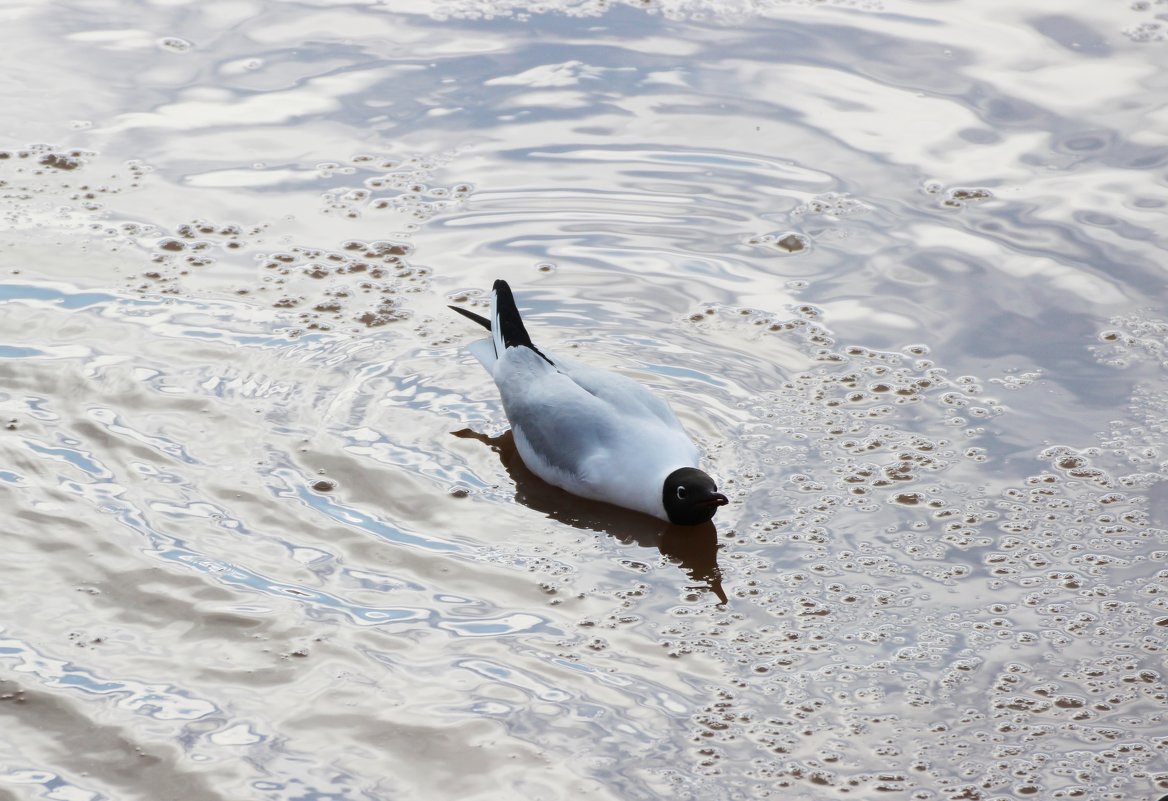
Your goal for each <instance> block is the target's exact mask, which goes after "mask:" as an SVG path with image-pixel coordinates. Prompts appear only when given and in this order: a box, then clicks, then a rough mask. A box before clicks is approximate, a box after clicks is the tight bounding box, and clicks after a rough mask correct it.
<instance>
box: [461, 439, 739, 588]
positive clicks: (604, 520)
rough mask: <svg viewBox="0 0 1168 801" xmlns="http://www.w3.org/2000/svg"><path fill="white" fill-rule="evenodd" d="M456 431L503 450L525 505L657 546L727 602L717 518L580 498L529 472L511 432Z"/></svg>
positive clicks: (561, 519)
mask: <svg viewBox="0 0 1168 801" xmlns="http://www.w3.org/2000/svg"><path fill="white" fill-rule="evenodd" d="M452 433H453V434H454V436H456V437H460V438H462V439H477V440H478V441H479V442H483V443H485V444H487V445H489V446H490V447H491V449H492V450H493V451H495V452H496V453H497V454H499V459H500V461H502V463H503V467H504V469H506V471H507V474H508V475H509V476H511V480H512V481H514V482H515V500H517V501H519V502H520V503H522V504H523V505H524V506H527V507H529V508H531V509H534V510H536V511H537V512H542V513H543V514H545V515H547V516H548V517H550V518H552V519H553V520H557V521H559V522H561V523H566V524H568V525H570V526H575V527H576V528H580V529H588V530H591V531H599V532H603V533H605V534H610V535H612V536H613V537H616V538H617V539H618V540H620V541H621V542H625V543H629V542H635V543H637V545H640V546H641V547H644V548H657V549H658V550H660V551H661V553H662V554H663V555H665V556H666V557H668V558H670V559H672V560H674V561H677V562H679V563H680V564H681V567H682V569H683V570H685V571H686V572H687V573H688V574H689V575H690V577H691V578H692V579H693V580H694V581H695V582H699V586H698V587H694V589H702V590H710V591H711V592H713V593H714V594H715V595H716V596H718V600H719V601H720V602H721V603H726V602H727V598H726V593H725V591H724V590H723V589H722V571H721V569H719V567H718V531H717V529H715V528H714V524H713V522H709V523H703V524H702V525H700V526H674V525H671V524H669V523H666V522H664V521H661V520H657V519H656V518H653V517H650V516H649V515H645V514H641V513H640V512H633V511H630V510H628V509H621V508H620V507H618V506H612V505H611V504H607V503H599V502H597V501H590V500H586V499H584V498H578V497H576V496H575V495H572V494H571V493H569V492H565V491H564V490H562V489H560V488H559V487H553V486H552V485H551V484H548V483H546V482H545V481H543V480H542V479H541V478H539V477H538V476H536V475H535V473H532V472H531V471H530V470H528V469H527V466H526V465H524V464H523V460H522V459H521V458H520V457H519V452H518V451H517V450H516V449H515V440H514V439H513V438H512V436H511V432H510V431H506V432H504V433H503V434H500V435H499V436H497V437H489V436H487V435H486V434H481V433H479V432H477V431H472V430H471V429H469V428H464V429H462V430H461V431H454V432H452Z"/></svg>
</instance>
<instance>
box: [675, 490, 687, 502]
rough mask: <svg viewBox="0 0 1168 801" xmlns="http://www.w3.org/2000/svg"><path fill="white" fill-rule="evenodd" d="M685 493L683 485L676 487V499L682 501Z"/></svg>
mask: <svg viewBox="0 0 1168 801" xmlns="http://www.w3.org/2000/svg"><path fill="white" fill-rule="evenodd" d="M685 495H686V492H685V487H678V488H677V499H678V500H681V501H684V500H685Z"/></svg>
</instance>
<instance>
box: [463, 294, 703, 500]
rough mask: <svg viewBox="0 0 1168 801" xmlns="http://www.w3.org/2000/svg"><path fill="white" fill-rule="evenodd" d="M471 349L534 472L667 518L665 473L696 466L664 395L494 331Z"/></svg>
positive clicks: (695, 456)
mask: <svg viewBox="0 0 1168 801" xmlns="http://www.w3.org/2000/svg"><path fill="white" fill-rule="evenodd" d="M492 316H493V315H492ZM470 351H471V353H473V354H474V356H475V358H477V359H478V360H479V362H481V363H482V365H483V366H484V367H486V368H487V370H488V371H489V372H490V373H491V375H492V376H493V377H494V379H495V384H496V386H498V387H499V395H500V396H501V397H502V399H503V409H504V411H505V412H506V413H507V419H508V420H510V421H511V429H512V432H513V433H514V436H515V446H516V448H517V449H518V451H519V455H520V457H521V458H522V459H523V463H524V464H525V465H527V467H528V468H529V469H530V470H531V471H532V472H533V473H535V474H536V475H537V476H539V477H540V478H542V479H543V480H544V481H546V482H548V483H549V484H554V485H555V486H557V487H560V488H562V489H565V490H567V491H568V492H571V493H572V494H574V495H580V496H582V497H585V498H590V499H593V500H597V501H605V502H608V503H613V504H616V505H618V506H623V507H625V508H627V509H635V510H637V511H640V512H645V513H646V514H650V515H653V516H654V517H658V518H660V519H662V520H666V521H668V519H669V517H668V516H667V514H666V512H665V505H664V503H663V502H662V490H663V487H664V484H665V478H666V477H667V476H668V475H669V474H670V473H672V472H673V471H674V470H677V469H679V468H682V467H697V464H698V459H699V456H700V454H699V453H698V449H697V446H696V445H694V443H693V441H692V440H691V439H690V438H689V436H688V435H687V434H686V433H685V430H684V429H682V427H681V423H679V422H678V420H677V417H676V416H675V415H674V414H673V410H671V409H670V408H669V406H668V404H666V403H665V401H663V400H661V399H660V398H658V397H657V396H655V395H653V394H652V393H651V392H649V391H648V390H647V389H645V388H644V387H642V386H641V385H640V384H638V383H637V382H635V381H633V380H631V379H628V378H625V377H624V376H620V375H616V374H615V373H610V372H608V371H606V370H600V369H597V368H594V367H588V366H586V365H582V364H580V363H579V362H576V361H573V360H571V359H565V358H563V357H559V356H551V355H550V354H549V358H550V359H551V360H552V361H553V362H555V365H554V366H553V365H552V364H549V363H548V362H547V361H546V360H544V359H543V358H542V357H541V356H540V355H539V354H538V353H537V352H535V351H534V350H532V349H531V348H527V347H511V348H504V347H503V343H502V342H501V341H498V339H497V338H496V339H494V340H492V339H484V340H481V341H479V342H475V343H473V344H472V345H471V346H470ZM496 353H499V354H500V355H499V357H498V358H496V356H495V354H496Z"/></svg>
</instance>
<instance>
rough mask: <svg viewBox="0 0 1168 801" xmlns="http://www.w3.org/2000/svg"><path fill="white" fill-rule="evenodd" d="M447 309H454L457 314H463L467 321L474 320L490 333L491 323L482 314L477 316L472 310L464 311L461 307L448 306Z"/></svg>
mask: <svg viewBox="0 0 1168 801" xmlns="http://www.w3.org/2000/svg"><path fill="white" fill-rule="evenodd" d="M446 308H448V309H454V310H455V311H456V312H458V313H459V314H461V315H462V316H463V317H465V318H466V319H468V320H473V321H474V322H476V323H478V324H479V325H481V326H482V327H483V328H485V329H487V330H488V331H490V330H491V321H490V320H488V319H487V318H486V317H483V316H482V315H481V314H475V313H474V312H472V311H471V310H470V309H464V308H462V307H461V306H447V307H446Z"/></svg>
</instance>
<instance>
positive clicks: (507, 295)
mask: <svg viewBox="0 0 1168 801" xmlns="http://www.w3.org/2000/svg"><path fill="white" fill-rule="evenodd" d="M491 289H492V291H494V293H495V317H496V318H497V319H498V320H499V333H500V334H501V335H502V337H503V347H505V348H515V347H524V348H531V349H532V350H533V351H535V352H536V353H538V354H539V355H540V357H541V358H542V359H543V360H544V361H545V362H547V363H548V364H555V362H553V361H552V360H551V359H549V358H548V357H547V356H544V354H543V353H541V352H540V350H539V348H537V347H536V346H535V345H534V344H533V343H532V341H531V336H530V335H529V334H528V333H527V328H526V327H525V326H524V325H523V318H522V317H521V316H520V315H519V307H518V306H517V305H516V304H515V295H513V294H512V293H511V287H510V286H508V285H507V282H506V281H504V280H503V279H502V278H498V279H496V280H495V283H494V285H493V286H492V287H491Z"/></svg>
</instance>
